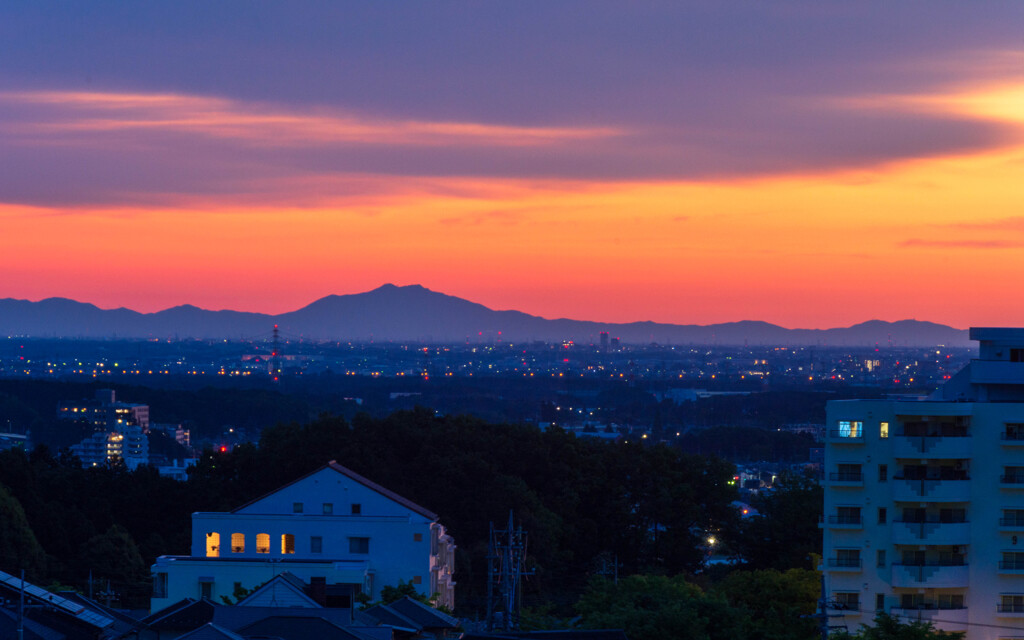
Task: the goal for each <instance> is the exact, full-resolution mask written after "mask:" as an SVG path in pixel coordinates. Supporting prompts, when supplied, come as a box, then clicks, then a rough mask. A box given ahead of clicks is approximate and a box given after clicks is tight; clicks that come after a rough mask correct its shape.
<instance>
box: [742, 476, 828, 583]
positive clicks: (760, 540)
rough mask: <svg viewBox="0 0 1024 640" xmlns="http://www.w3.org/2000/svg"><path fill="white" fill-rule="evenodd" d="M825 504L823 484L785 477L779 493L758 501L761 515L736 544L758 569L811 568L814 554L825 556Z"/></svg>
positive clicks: (749, 522)
mask: <svg viewBox="0 0 1024 640" xmlns="http://www.w3.org/2000/svg"><path fill="white" fill-rule="evenodd" d="M823 502H824V497H823V492H822V488H821V485H819V484H818V483H817V482H815V481H814V480H813V479H811V478H809V477H807V476H801V475H795V474H784V475H782V476H780V477H779V478H778V480H777V481H776V489H775V491H773V492H771V493H768V494H766V495H765V496H763V497H761V498H759V499H758V500H757V501H755V503H754V506H755V507H756V508H757V509H758V510H759V511H760V514H759V515H757V516H754V517H753V518H750V519H748V520H746V521H744V522H743V523H742V524H741V525H740V527H739V531H738V535H737V538H736V540H734V541H733V545H734V547H735V548H736V550H737V551H738V552H739V553H740V555H741V556H742V557H743V559H744V560H746V561H747V564H748V565H749V566H750V567H751V568H754V569H781V570H785V569H791V568H794V567H809V566H810V564H811V561H810V557H811V554H815V553H816V554H819V555H820V554H821V530H820V529H818V520H819V519H820V518H821V514H822V504H823Z"/></svg>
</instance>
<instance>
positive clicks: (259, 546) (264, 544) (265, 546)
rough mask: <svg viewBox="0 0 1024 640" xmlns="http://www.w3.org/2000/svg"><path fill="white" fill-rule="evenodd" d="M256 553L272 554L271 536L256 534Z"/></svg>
mask: <svg viewBox="0 0 1024 640" xmlns="http://www.w3.org/2000/svg"><path fill="white" fill-rule="evenodd" d="M256 553H270V534H269V533H257V534H256Z"/></svg>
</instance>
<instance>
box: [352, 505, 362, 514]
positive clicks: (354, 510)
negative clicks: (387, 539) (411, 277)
mask: <svg viewBox="0 0 1024 640" xmlns="http://www.w3.org/2000/svg"><path fill="white" fill-rule="evenodd" d="M362 512H363V505H361V504H356V503H353V504H352V515H354V516H358V515H359V514H361V513H362Z"/></svg>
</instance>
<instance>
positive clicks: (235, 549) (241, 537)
mask: <svg viewBox="0 0 1024 640" xmlns="http://www.w3.org/2000/svg"><path fill="white" fill-rule="evenodd" d="M231 553H245V534H244V533H232V534H231Z"/></svg>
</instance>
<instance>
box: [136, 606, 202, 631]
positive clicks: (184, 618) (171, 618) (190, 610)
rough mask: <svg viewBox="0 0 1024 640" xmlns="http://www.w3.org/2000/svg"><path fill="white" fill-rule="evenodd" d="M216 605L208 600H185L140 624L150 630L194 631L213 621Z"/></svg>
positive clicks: (165, 608)
mask: <svg viewBox="0 0 1024 640" xmlns="http://www.w3.org/2000/svg"><path fill="white" fill-rule="evenodd" d="M216 608H217V605H215V604H214V603H212V602H210V601H209V600H206V599H203V600H193V599H192V598H185V599H184V600H179V601H178V602H175V603H174V604H172V605H170V606H167V607H164V608H163V609H161V610H159V611H157V612H156V613H153V614H150V615H149V616H146V617H145V618H143V619H142V620H141V621H140V622H142V623H143V624H144V625H146V626H148V627H149V628H151V629H195V628H196V627H198V626H200V625H202V624H205V623H207V622H209V621H211V620H213V612H214V610H215V609H216Z"/></svg>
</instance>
